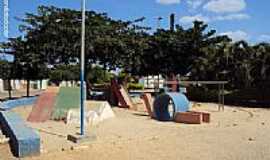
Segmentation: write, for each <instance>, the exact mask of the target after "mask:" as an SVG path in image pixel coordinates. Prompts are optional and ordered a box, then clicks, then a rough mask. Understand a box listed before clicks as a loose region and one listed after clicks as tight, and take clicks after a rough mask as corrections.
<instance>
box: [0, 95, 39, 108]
mask: <svg viewBox="0 0 270 160" xmlns="http://www.w3.org/2000/svg"><path fill="white" fill-rule="evenodd" d="M36 100H37V97H30V98H20V99H15V100H8V101H4V102H2V103H0V110H10V109H13V108H16V107H19V106H28V105H32V104H34V103H35V101H36Z"/></svg>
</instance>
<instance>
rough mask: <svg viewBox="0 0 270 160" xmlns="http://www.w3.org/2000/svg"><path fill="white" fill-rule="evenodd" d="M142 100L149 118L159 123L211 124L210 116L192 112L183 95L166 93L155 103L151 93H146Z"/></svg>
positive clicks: (204, 113) (205, 113)
mask: <svg viewBox="0 0 270 160" xmlns="http://www.w3.org/2000/svg"><path fill="white" fill-rule="evenodd" d="M141 98H142V100H143V104H144V106H145V108H146V110H147V112H148V114H149V116H150V117H151V118H154V119H157V120H159V121H175V122H177V123H186V124H201V123H210V114H209V113H207V112H195V111H191V110H190V109H191V108H190V107H189V101H188V99H187V98H186V96H185V95H184V94H182V93H178V92H166V93H164V94H161V95H159V96H157V97H156V98H155V100H154V102H153V100H152V97H151V94H149V93H144V94H143V95H142V97H141Z"/></svg>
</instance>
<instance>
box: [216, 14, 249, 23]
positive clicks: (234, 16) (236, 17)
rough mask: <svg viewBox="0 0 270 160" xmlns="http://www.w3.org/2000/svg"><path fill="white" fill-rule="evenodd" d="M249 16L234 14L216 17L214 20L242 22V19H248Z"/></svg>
mask: <svg viewBox="0 0 270 160" xmlns="http://www.w3.org/2000/svg"><path fill="white" fill-rule="evenodd" d="M249 18H250V16H249V15H248V14H245V13H236V14H229V15H225V16H217V17H215V18H214V20H219V21H222V20H244V19H249Z"/></svg>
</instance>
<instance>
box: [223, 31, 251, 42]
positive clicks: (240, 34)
mask: <svg viewBox="0 0 270 160" xmlns="http://www.w3.org/2000/svg"><path fill="white" fill-rule="evenodd" d="M219 35H227V36H229V37H230V38H231V39H232V40H233V41H234V42H235V41H240V40H249V35H248V34H247V33H246V32H244V31H242V30H238V31H228V32H224V33H220V34H219Z"/></svg>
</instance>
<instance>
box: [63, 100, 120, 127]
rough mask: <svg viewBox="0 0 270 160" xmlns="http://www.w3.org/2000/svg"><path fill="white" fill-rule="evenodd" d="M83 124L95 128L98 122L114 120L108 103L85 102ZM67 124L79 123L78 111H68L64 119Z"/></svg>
mask: <svg viewBox="0 0 270 160" xmlns="http://www.w3.org/2000/svg"><path fill="white" fill-rule="evenodd" d="M84 115H85V119H84V122H85V124H88V125H91V126H95V125H97V124H99V123H100V122H102V121H104V120H107V119H110V118H114V117H115V114H114V112H113V110H112V108H111V105H110V104H109V103H108V102H106V101H105V102H104V101H87V102H86V108H85V114H84ZM66 123H67V124H72V123H75V124H79V123H80V109H70V110H69V111H68V114H67V119H66Z"/></svg>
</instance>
